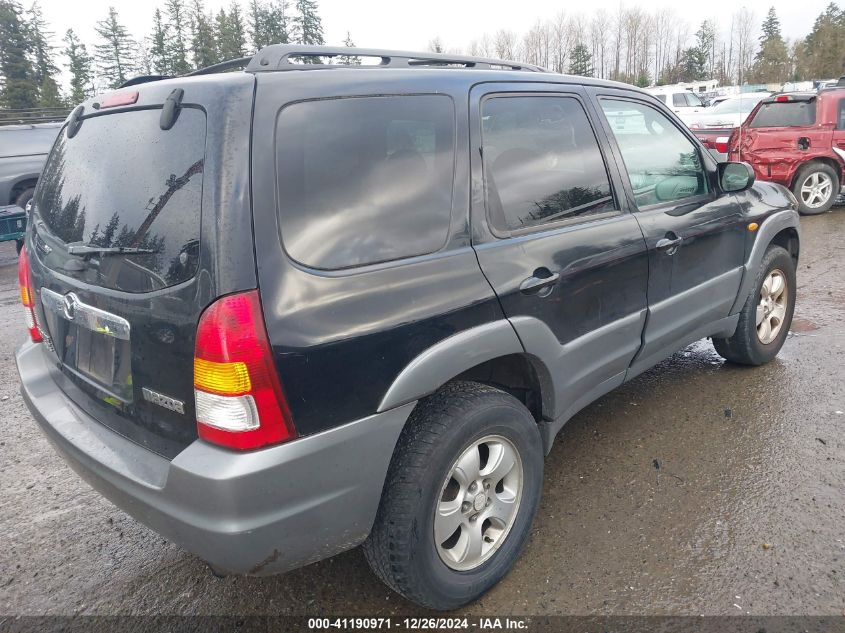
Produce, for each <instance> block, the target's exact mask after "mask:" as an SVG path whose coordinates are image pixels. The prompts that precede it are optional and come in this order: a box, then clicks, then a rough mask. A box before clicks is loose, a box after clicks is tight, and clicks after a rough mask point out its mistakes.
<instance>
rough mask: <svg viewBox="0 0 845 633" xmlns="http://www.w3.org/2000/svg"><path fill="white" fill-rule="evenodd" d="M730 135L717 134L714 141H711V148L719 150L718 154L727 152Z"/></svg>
mask: <svg viewBox="0 0 845 633" xmlns="http://www.w3.org/2000/svg"><path fill="white" fill-rule="evenodd" d="M730 140H731V137H730V136H719V137H717V138H716V141H715V142H714V143H713V148H714V149H715V150H716V151H717V152H719V153H720V154H727V153H728V145H730Z"/></svg>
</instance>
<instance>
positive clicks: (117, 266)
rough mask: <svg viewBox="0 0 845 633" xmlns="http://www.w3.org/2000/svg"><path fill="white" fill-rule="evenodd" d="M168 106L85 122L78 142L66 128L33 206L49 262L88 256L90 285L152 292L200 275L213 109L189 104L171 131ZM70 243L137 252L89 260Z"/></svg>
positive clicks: (60, 266)
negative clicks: (164, 111) (164, 117)
mask: <svg viewBox="0 0 845 633" xmlns="http://www.w3.org/2000/svg"><path fill="white" fill-rule="evenodd" d="M160 116H161V111H160V110H135V111H129V112H122V113H114V114H106V115H101V116H94V117H91V118H89V119H86V120H85V121H84V122H83V123H82V126H81V127H80V128H79V131H78V133H77V134H76V136H74V137H73V138H70V139H69V138H68V137H67V131H66V129H65V130H62V132H61V134H60V135H59V138H58V141H57V142H56V145H55V147H54V149H53V151H52V153H51V154H50V157H49V159H48V160H47V163H46V165H45V166H44V171H43V174H42V176H41V179H40V180H39V183H38V184H39V186H38V194H37V196H36V197H35V200H34V205H35V211H36V213H37V215H38V218H39V219H40V220H41V221H42V222H43V226H44V228H46V232H44V233H43V234H42V232H41V231H39V239H44V240H46V241H47V242H48V244H47V246H48V247H49V249H50V253H51V255H50V256H48V257H46V258H45V262H46V263H47V265H48V266H50V267H52V268H54V269H60V270H66V269H67V268H66V266H65V263H66V262H67V261H68V260H72V259H79V260H82V261H84V262H85V264H86V265H85V267H84V271H83V272H82V273H81V275H82V277H83V280H84V281H86V282H87V283H91V284H94V285H98V286H101V287H106V288H112V289H115V290H123V291H126V292H148V291H152V290H156V289H159V288H163V287H167V286H172V285H174V284H178V283H180V282H183V281H186V280H188V279H191V278H193V276H194V275H195V274H196V271H197V260H198V256H199V240H200V207H201V202H202V178H203V166H204V162H205V113H204V112H203V111H202V110H199V109H195V108H187V107H186V108H183V109H182V112H181V113H180V114H179V118H178V119H177V121H176V124H175V125H174V126H173V127H172V128H171V129H170V130H162V129H161V127H160V126H159V118H160ZM69 245H79V246H92V247H102V248H113V247H126V248H133V249H140V250H142V251H144V252H142V253H138V254H133V255H116V254H111V255H108V256H105V255H103V256H101V255H99V254H97V253H93V254H90V255H85V256H82V257H76V256H71V255H68V254H67V249H68V246H69Z"/></svg>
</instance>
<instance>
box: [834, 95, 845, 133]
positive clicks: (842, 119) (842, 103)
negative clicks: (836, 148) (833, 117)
mask: <svg viewBox="0 0 845 633" xmlns="http://www.w3.org/2000/svg"><path fill="white" fill-rule="evenodd" d="M836 127H837V129H839V130H845V99H840V100H839V122H838V123H837V125H836Z"/></svg>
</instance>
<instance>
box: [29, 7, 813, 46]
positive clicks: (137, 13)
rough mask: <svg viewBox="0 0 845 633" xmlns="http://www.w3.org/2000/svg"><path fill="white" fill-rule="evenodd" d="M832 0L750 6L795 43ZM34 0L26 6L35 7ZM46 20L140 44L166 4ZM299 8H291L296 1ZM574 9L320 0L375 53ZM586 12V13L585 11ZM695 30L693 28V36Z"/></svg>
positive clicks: (523, 26) (719, 15)
mask: <svg viewBox="0 0 845 633" xmlns="http://www.w3.org/2000/svg"><path fill="white" fill-rule="evenodd" d="M829 1H830V0H802V1H801V2H796V1H795V0H791V1H787V0H775V1H774V2H773V1H772V0H758V1H757V2H754V1H753V0H752V1H749V2H746V3H745V6H747V7H748V8H749V9H750V10H752V11H753V12H754V15H755V18H756V21H757V22H758V23H759V22H760V21H762V19H763V17H764V16H765V14H766V12H767V11H768V9H769V7H770V6H772V5H774V7H775V9H776V10H777V12H778V16H779V17H780V21H781V25H782V28H783V32H784V35H785V36H786V37H788V38H790V39H794V38H796V37H803V36H804V35H806V34H807V33H808V32H809V30H810V29H811V28H812V26H813V22H814V21H815V19H816V17H817V16H818V15H819V13H821V12H822V11H823V10H824V8H825V6H827V4H828V3H829ZM29 3H30V0H22V2H21V4H23V5H24V6H29ZM229 3H230V0H205V6H206V9H210V10H213V11H214V12H216V11H218V10H219V9H220V7H227V6H228V5H229ZM40 4H41V6H42V7H43V10H44V15H45V17H46V18H47V21H48V22H49V23H50V25H51V28H52V30H53V31H54V32H55V33H56V42H55V43H56V44H60V41H59V40H60V39H61V37H63V35H64V33H65V31H66V30H67V29H68V28H73V29H74V31H76V32H77V34H78V35H79V36H80V37H81V39H82V40H83V41H84V42H85V43H86V44H88V45H89V46H90V45H91V44H92V43H93V42H95V41H96V34H95V33H94V23H95V22H96V21H98V20H102V19H104V18H105V17H106V14H107V12H108V7H109V6H114V7H115V9H117V12H118V15H119V16H120V19H121V21H122V22H123V24H124V25H125V26H126V27H127V28H128V29H129V31H130V32H131V33H132V35H133V36H134V37H136V38H140V37H142V36H146V35H149V33H150V30H151V27H152V14H153V11H154V10H155V8H156V6H162V7H163V5H164V0H159V1H149V0H148V1H144V0H83V1H82V2H73V1H72V0H40ZM246 4H247V0H242V1H241V5H242V7H244V8H245V7H246ZM291 4H293V2H291ZM573 4H574V3H569V2H565V1H563V0H554V1H552V0H518V1H516V0H483V1H471V2H467V1H463V2H462V1H461V0H427V2H407V1H404V0H319V7H320V15H321V17H322V18H323V28H324V30H325V35H326V41H327V43H329V44H341V43H342V42H343V39H344V38H345V37H346V31H347V30H348V31H349V32H350V33H351V34H352V39H353V40H354V41H355V44H356V45H358V46H367V47H373V48H402V49H417V50H419V49H423V48H425V46H426V45H427V44H428V42H429V40H431V39H432V38H434V37H435V36H439V37H440V38H441V40H442V41H443V42H444V44H445V45H446V46H447V47H462V48H466V46H467V45H468V44H469V42H470V41H471V40H472V39H474V38H477V37H480V36H481V35H482V34H484V33H485V32H488V33H491V34H492V33H493V32H495V31H496V30H498V29H501V28H507V29H511V30H514V31H517V32H519V33H522V32H524V31H525V30H527V29H528V28H530V27H531V25H532V24H533V23H534V22H536V21H537V20H538V19H547V18H551V17H553V16H554V15H556V14H557V13H558V12H560V11H561V10H564V11H567V12H571V11H572V7H573ZM623 4H624V5H626V6H636V5H639V6H643V7H646V8H649V9H652V8H657V7H661V8H663V7H665V8H667V9H671V10H674V11H675V13H676V14H678V15H679V16H682V17H683V18H684V19H686V20H687V21H688V22H689V23H690V24H691V25H692V26H697V25H698V24H699V23H700V22H702V21H703V20H705V19H707V18H714V19H716V20H717V21H718V23H719V28H720V30H722V31H726V30H727V29H728V28H729V26H730V16H731V13H732V12H735V11H737V10H738V9H739V8H740V7H741V6H743V3H742V2H739V1H737V0H708V1H706V2H702V1H698V2H688V1H686V0H680V1H675V2H639V3H637V2H624V3H623ZM576 6H577V7H578V8H588V9H589V10H590V11H592V10H595V9H598V8H605V9H607V10H608V11H610V12H614V11H615V10H616V9H617V8H618V7H619V1H618V0H591V1H590V2H589V3H577V4H576ZM585 12H586V11H585ZM694 32H695V28H692V29H691V33H694Z"/></svg>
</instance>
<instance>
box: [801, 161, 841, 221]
mask: <svg viewBox="0 0 845 633" xmlns="http://www.w3.org/2000/svg"><path fill="white" fill-rule="evenodd" d="M839 190H840V182H839V173H838V172H837V171H836V170H835V169H833V167H831V166H830V165H826V164H824V163H820V162H812V163H808V164H807V165H804V166H803V167H801V168H800V169H799V170H798V173H797V174H796V176H795V182H794V183H793V185H792V193H793V194H795V198H796V199H797V200H798V212H799V213H800V214H801V215H818V214H819V213H824V212H825V211H827V210H828V209H830V207H832V206H833V203H834V202H835V201H836V198H837V197H838V196H839Z"/></svg>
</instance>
